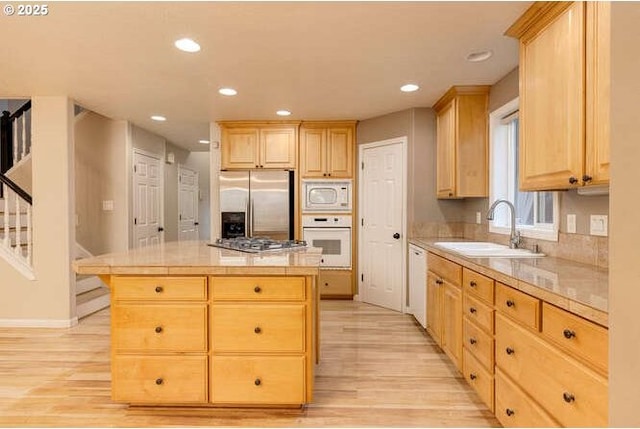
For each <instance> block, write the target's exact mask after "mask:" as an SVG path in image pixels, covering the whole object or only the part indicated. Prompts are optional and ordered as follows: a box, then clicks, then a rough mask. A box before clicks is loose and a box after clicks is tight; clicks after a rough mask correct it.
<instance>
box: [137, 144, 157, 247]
mask: <svg viewBox="0 0 640 429" xmlns="http://www.w3.org/2000/svg"><path fill="white" fill-rule="evenodd" d="M133 166H134V167H133V247H134V248H137V247H144V246H149V245H153V244H158V243H160V242H161V241H163V234H162V231H163V228H162V225H161V216H162V215H161V213H162V211H161V208H162V206H161V204H162V192H163V191H162V189H163V188H162V185H163V176H162V164H161V162H160V159H158V158H154V157H152V156H149V155H145V154H143V153H140V152H134V153H133Z"/></svg>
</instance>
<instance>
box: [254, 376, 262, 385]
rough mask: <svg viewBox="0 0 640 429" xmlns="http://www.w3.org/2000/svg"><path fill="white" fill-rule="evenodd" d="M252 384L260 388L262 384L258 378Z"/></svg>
mask: <svg viewBox="0 0 640 429" xmlns="http://www.w3.org/2000/svg"><path fill="white" fill-rule="evenodd" d="M253 384H255V385H256V386H260V385H261V384H262V381H261V380H260V379H259V378H256V381H254V382H253Z"/></svg>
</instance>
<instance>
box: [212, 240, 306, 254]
mask: <svg viewBox="0 0 640 429" xmlns="http://www.w3.org/2000/svg"><path fill="white" fill-rule="evenodd" d="M209 246H212V247H220V248H222V249H230V250H238V251H240V252H246V253H261V252H269V251H271V252H274V251H282V250H296V249H301V248H303V247H306V246H307V242H306V241H303V240H273V239H271V238H265V237H251V238H249V237H235V238H218V239H217V240H216V241H215V242H214V243H209Z"/></svg>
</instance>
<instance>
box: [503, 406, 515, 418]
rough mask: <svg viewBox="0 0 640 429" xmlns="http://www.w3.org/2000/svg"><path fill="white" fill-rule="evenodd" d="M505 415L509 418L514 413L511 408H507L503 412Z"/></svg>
mask: <svg viewBox="0 0 640 429" xmlns="http://www.w3.org/2000/svg"><path fill="white" fill-rule="evenodd" d="M504 412H505V414H506V415H508V416H509V417H511V416H512V415H514V414H515V413H516V412H515V411H513V410H512V409H511V408H507V409H506V410H504Z"/></svg>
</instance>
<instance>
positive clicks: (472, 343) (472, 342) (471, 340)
mask: <svg viewBox="0 0 640 429" xmlns="http://www.w3.org/2000/svg"><path fill="white" fill-rule="evenodd" d="M477 342H478V340H476V339H475V338H469V343H470V344H471V345H474V344H475V343H477Z"/></svg>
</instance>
